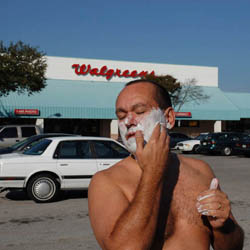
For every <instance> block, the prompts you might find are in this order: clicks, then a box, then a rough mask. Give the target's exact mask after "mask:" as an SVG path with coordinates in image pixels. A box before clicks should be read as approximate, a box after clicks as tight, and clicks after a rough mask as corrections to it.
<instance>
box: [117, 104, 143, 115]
mask: <svg viewBox="0 0 250 250" xmlns="http://www.w3.org/2000/svg"><path fill="white" fill-rule="evenodd" d="M140 107H147V105H146V104H145V103H137V104H135V105H133V106H132V109H131V110H135V109H137V108H140ZM115 112H116V113H119V112H125V113H126V112H127V111H126V110H125V109H123V108H117V109H116V111H115Z"/></svg>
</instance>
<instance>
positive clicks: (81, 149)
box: [57, 141, 93, 159]
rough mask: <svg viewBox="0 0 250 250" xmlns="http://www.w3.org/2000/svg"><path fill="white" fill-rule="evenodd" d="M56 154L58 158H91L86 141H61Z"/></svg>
mask: <svg viewBox="0 0 250 250" xmlns="http://www.w3.org/2000/svg"><path fill="white" fill-rule="evenodd" d="M57 155H58V158H60V159H91V158H93V157H92V153H91V149H90V145H89V142H88V141H63V142H61V143H60V144H59V146H58V149H57Z"/></svg>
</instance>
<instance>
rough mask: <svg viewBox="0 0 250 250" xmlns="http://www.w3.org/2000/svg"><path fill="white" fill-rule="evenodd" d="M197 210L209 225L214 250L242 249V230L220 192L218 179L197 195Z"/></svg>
mask: <svg viewBox="0 0 250 250" xmlns="http://www.w3.org/2000/svg"><path fill="white" fill-rule="evenodd" d="M197 208H198V212H200V213H201V214H202V215H204V216H207V219H208V221H209V223H210V225H211V230H212V245H213V247H214V249H215V250H241V249H243V240H244V233H243V230H242V229H241V227H240V226H239V225H238V223H237V222H236V220H235V218H234V217H233V215H232V212H231V206H230V201H229V199H228V197H227V195H226V194H225V193H224V192H222V191H221V190H220V188H219V182H218V179H216V178H213V179H212V181H211V185H210V189H209V190H207V191H205V192H203V193H201V194H200V195H199V197H198V203H197Z"/></svg>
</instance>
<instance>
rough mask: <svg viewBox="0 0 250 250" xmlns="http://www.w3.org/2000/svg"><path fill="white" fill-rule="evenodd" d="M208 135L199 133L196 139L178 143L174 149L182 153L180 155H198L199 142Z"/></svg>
mask: <svg viewBox="0 0 250 250" xmlns="http://www.w3.org/2000/svg"><path fill="white" fill-rule="evenodd" d="M207 134H208V133H201V134H200V135H198V136H197V137H195V138H193V139H191V140H187V141H182V142H178V143H177V146H176V148H177V149H179V150H180V151H182V153H194V154H196V153H199V148H200V141H201V140H202V139H203V138H204V137H205V136H206V135H207Z"/></svg>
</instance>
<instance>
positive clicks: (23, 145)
mask: <svg viewBox="0 0 250 250" xmlns="http://www.w3.org/2000/svg"><path fill="white" fill-rule="evenodd" d="M58 136H72V134H64V133H45V134H39V135H33V136H30V137H28V138H27V139H25V140H22V141H20V142H18V143H16V144H14V145H12V146H10V147H6V148H0V154H1V155H2V154H10V153H14V152H20V151H23V150H26V149H28V148H30V147H31V146H32V145H33V144H34V143H37V142H38V141H40V140H41V139H43V138H48V137H58Z"/></svg>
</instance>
